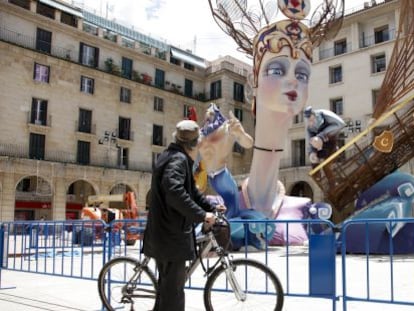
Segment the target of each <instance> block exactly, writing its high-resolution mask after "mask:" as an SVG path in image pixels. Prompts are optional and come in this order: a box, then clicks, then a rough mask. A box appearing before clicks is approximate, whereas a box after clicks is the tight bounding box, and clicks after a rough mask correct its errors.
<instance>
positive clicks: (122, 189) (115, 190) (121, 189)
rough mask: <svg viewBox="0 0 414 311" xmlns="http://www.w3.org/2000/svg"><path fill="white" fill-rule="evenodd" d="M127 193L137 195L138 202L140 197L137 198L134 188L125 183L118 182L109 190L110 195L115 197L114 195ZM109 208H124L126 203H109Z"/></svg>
mask: <svg viewBox="0 0 414 311" xmlns="http://www.w3.org/2000/svg"><path fill="white" fill-rule="evenodd" d="M127 192H133V193H134V194H135V199H136V200H137V198H138V196H137V192H136V189H134V187H133V186H131V185H129V184H128V183H125V182H118V183H115V184H113V185H112V187H111V188H110V190H109V194H111V195H113V194H124V193H127ZM109 207H110V208H121V209H122V208H124V207H125V204H124V202H109Z"/></svg>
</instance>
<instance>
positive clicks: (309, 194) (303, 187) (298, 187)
mask: <svg viewBox="0 0 414 311" xmlns="http://www.w3.org/2000/svg"><path fill="white" fill-rule="evenodd" d="M289 195H291V196H295V197H306V198H310V199H311V200H312V201H313V190H312V187H311V186H309V184H308V183H307V182H305V181H299V182H297V183H296V184H294V185H293V187H292V189H291V190H290V194H289Z"/></svg>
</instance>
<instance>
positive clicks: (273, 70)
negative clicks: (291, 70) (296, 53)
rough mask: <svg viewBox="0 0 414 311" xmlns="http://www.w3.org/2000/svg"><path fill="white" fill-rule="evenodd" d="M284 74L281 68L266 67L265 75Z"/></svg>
mask: <svg viewBox="0 0 414 311" xmlns="http://www.w3.org/2000/svg"><path fill="white" fill-rule="evenodd" d="M284 74H285V72H284V70H283V69H282V68H268V69H267V75H268V76H283V75H284Z"/></svg>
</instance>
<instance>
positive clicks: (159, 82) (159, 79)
mask: <svg viewBox="0 0 414 311" xmlns="http://www.w3.org/2000/svg"><path fill="white" fill-rule="evenodd" d="M164 85H165V72H164V70H161V69H155V86H158V87H161V88H164Z"/></svg>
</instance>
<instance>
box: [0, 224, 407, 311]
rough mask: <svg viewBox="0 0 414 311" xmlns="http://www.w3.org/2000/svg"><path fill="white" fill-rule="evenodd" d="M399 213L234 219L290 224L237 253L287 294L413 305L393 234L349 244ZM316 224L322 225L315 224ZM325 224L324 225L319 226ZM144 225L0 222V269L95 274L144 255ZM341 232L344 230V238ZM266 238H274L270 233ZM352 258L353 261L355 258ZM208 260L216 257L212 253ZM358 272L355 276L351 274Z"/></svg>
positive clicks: (196, 283) (198, 278)
mask: <svg viewBox="0 0 414 311" xmlns="http://www.w3.org/2000/svg"><path fill="white" fill-rule="evenodd" d="M400 221H401V222H404V223H406V222H413V223H414V219H392V220H387V219H378V220H355V221H349V222H346V223H344V224H343V226H342V228H340V229H338V228H336V227H335V226H334V225H333V224H332V223H330V222H329V221H323V220H301V221H298V220H294V221H293V220H237V221H234V222H233V223H242V225H243V229H244V230H245V233H246V232H247V230H250V228H253V229H252V230H253V231H254V230H256V229H257V228H263V227H267V226H275V227H276V228H277V229H278V230H282V231H283V234H284V235H285V240H284V241H283V243H281V244H280V245H272V246H270V245H269V244H265V245H264V249H263V250H260V251H259V250H255V249H251V247H250V246H248V245H247V242H248V241H247V238H245V245H244V246H243V247H242V248H241V249H240V250H239V251H236V252H233V253H232V256H233V257H234V258H241V257H248V258H253V259H256V260H259V261H261V262H263V263H264V264H266V265H267V266H269V267H270V268H271V269H272V270H273V271H274V272H275V273H276V274H277V275H278V276H279V279H280V280H281V282H282V285H283V288H284V291H285V296H286V297H291V298H306V299H308V298H315V299H320V298H322V303H324V301H327V303H329V302H332V307H331V309H332V310H333V311H335V310H336V302H337V301H338V300H339V299H341V298H342V299H343V301H342V302H343V311H346V308H347V303H349V302H350V301H355V302H358V301H362V302H377V303H378V302H379V303H391V304H401V305H410V306H411V305H414V301H413V299H411V296H412V295H411V293H412V291H413V290H414V280H413V282H412V283H413V284H412V289H411V291H410V293H409V294H410V295H408V296H407V295H406V293H405V292H404V293H400V289H399V284H400V283H401V282H398V281H399V280H403V281H404V282H405V283H407V282H411V278H407V273H404V272H403V273H402V272H401V269H411V270H412V271H411V270H410V271H411V272H412V273H411V272H410V273H408V274H409V275H414V267H412V266H413V265H412V264H411V262H410V260H407V261H404V259H405V258H406V257H401V256H396V255H395V254H394V253H393V241H392V238H390V241H389V251H388V254H386V255H384V254H382V255H380V256H379V255H373V254H371V253H370V247H371V248H372V245H370V243H372V239H371V237H370V230H368V229H367V230H366V234H365V235H362V236H361V237H360V239H362V240H364V241H365V245H366V247H365V249H364V252H363V254H358V255H353V254H349V253H348V251H347V250H349V247H348V246H349V245H348V244H347V243H348V242H349V241H347V232H348V231H349V230H351V231H352V227H353V226H355V225H360V226H361V225H362V226H366V227H367V228H369V224H370V223H382V224H383V225H384V224H385V226H387V228H389V230H390V231H391V233H392V230H393V228H395V226H394V224H395V222H400ZM298 226H300V228H301V229H303V230H304V231H305V232H306V234H307V235H308V237H309V242H308V244H305V245H297V244H298V243H297V240H296V239H295V237H294V231H295V230H296V229H298ZM316 227H318V230H314V228H316ZM321 227H322V228H323V230H320V228H321ZM144 228H145V220H141V219H139V220H122V221H113V222H111V223H110V224H105V223H103V222H101V221H91V220H88V221H47V222H39V221H33V222H17V221H16V222H6V223H3V224H2V225H1V226H0V260H1V263H2V265H0V282H1V269H8V270H16V271H25V272H32V273H42V274H48V275H57V276H62V277H71V278H80V279H93V280H95V279H97V276H98V274H99V271H100V269H101V267H102V265H104V264H105V263H106V262H107V261H108V260H109V259H111V258H112V257H114V256H124V255H128V256H131V257H134V258H138V259H141V256H142V254H141V247H142V235H143V231H144ZM266 234H267V231H266V233H265V235H266ZM337 235H340V239H339V240H338V239H337V238H336V237H337ZM245 236H246V235H245ZM391 236H392V234H391ZM2 237H3V238H2ZM262 238H264V239H266V238H267V239H269V237H267V236H262ZM2 249H3V252H2V251H1V250H2ZM410 256H411V257H407V258H409V259H410V258H411V259H412V254H411V255H410ZM337 257H338V260H341V262H339V261H338V267H340V268H339V269H337V268H336V265H337V262H336V261H337ZM213 260H214V259H213ZM350 261H352V265H349V264H348V263H350ZM384 262H385V264H384ZM206 264H207V266H208V265H209V264H210V263H209V261H208V260H207V262H206ZM379 264H381V269H382V270H381V271H382V272H383V273H382V275H381V276H378V275H372V267H373V265H379ZM150 267H151V268H152V269H154V270H155V263H153V262H152V263H151V266H150ZM384 267H385V268H386V269H385V268H384ZM397 267H398V269H397ZM353 269H355V270H353ZM198 270H200V271H196V272H195V273H194V275H193V277H192V278H191V279H190V280H189V282H188V283H187V284H186V286H187V288H188V289H196V290H199V289H203V288H204V285H205V278H204V273H203V271H202V269H198ZM337 270H339V271H340V273H342V292H338V287H337V284H336V282H337V280H336V271H337ZM293 272H294V274H293ZM386 272H387V274H386ZM385 274H386V276H385V277H384V275H385ZM298 275H300V277H299V278H298ZM356 275H357V277H356V280H355V279H352V278H351V277H355V276H356ZM378 278H380V279H378ZM362 283H363V284H362ZM0 284H1V283H0ZM377 287H381V290H378V288H377ZM384 288H385V289H387V290H384ZM322 309H323V310H329V309H328V308H322Z"/></svg>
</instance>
